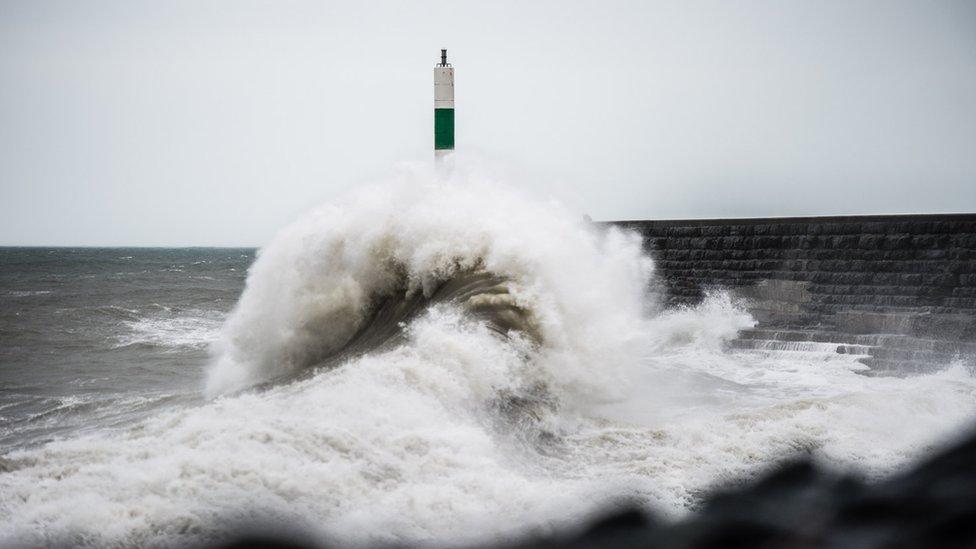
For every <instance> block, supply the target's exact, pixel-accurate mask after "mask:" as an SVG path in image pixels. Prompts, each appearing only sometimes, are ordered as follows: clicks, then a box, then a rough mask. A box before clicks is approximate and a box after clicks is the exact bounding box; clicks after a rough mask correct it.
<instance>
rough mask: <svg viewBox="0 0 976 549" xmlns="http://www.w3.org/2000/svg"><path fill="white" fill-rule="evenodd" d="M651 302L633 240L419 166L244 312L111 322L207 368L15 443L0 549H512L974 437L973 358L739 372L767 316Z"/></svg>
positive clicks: (262, 273)
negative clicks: (435, 548) (124, 410)
mask: <svg viewBox="0 0 976 549" xmlns="http://www.w3.org/2000/svg"><path fill="white" fill-rule="evenodd" d="M132 276H139V275H138V273H134V274H133V275H132ZM656 284H658V282H657V281H656V280H655V271H654V264H653V261H652V260H651V258H650V257H649V256H648V255H647V254H646V253H645V251H644V250H643V248H642V243H641V238H640V236H639V235H637V234H634V233H631V232H628V231H624V230H620V229H618V228H614V227H612V226H608V225H600V224H594V223H592V222H590V221H589V220H588V219H586V218H585V217H584V215H583V212H581V211H576V210H574V209H573V208H570V207H568V206H566V205H565V204H564V203H562V202H560V201H557V200H554V199H550V198H546V197H542V198H540V197H537V196H533V195H531V194H530V193H527V192H524V191H522V190H520V189H519V187H518V185H514V184H512V183H511V182H508V181H505V180H500V179H499V178H498V177H496V176H494V175H490V174H488V173H486V170H483V169H481V168H479V167H477V166H468V165H465V164H464V163H463V162H459V163H458V164H457V165H456V166H455V167H454V170H453V171H452V172H451V173H450V174H448V175H445V174H443V173H438V172H437V171H435V170H434V169H433V168H432V167H431V166H426V165H409V166H404V167H402V168H401V169H400V171H399V172H398V173H397V174H396V175H394V176H392V177H390V178H389V179H387V180H385V181H382V182H378V183H375V184H371V185H365V186H363V187H361V188H358V189H356V190H354V191H352V192H350V193H349V194H347V195H345V196H343V197H340V198H338V199H336V200H334V201H332V202H330V203H328V204H325V205H323V206H321V207H319V208H317V209H315V210H313V211H311V212H309V213H307V214H306V215H304V216H302V217H301V218H300V219H298V220H296V221H295V222H294V223H292V224H291V225H289V226H287V227H285V228H284V229H282V230H281V231H280V232H279V233H278V234H277V235H276V236H275V237H274V239H273V240H272V241H271V242H270V243H269V244H268V245H267V246H265V247H264V248H263V249H261V250H260V252H259V253H258V256H257V258H256V260H255V261H254V262H253V264H251V265H250V268H249V269H248V271H247V279H246V283H245V286H244V289H243V293H242V294H241V295H240V297H239V299H238V300H237V301H236V304H234V305H233V308H232V309H231V310H230V311H229V312H226V313H224V312H219V311H213V310H208V309H206V307H205V302H206V299H205V298H200V299H195V300H194V301H193V307H196V308H193V309H187V311H188V312H187V311H184V312H185V313H186V314H183V315H182V316H179V315H172V314H170V313H168V312H166V315H168V316H166V315H163V316H160V315H162V313H160V312H154V313H153V314H154V315H155V316H152V317H148V318H151V319H154V320H151V322H150V321H147V320H146V319H145V318H143V317H138V316H136V317H133V318H128V317H125V318H123V319H121V320H120V321H119V324H118V325H119V326H127V327H128V329H129V331H128V332H127V333H128V334H129V335H127V336H124V337H122V336H119V337H116V338H115V343H114V344H115V345H116V346H121V347H125V348H128V347H130V346H131V345H134V344H138V345H159V344H160V341H165V342H169V343H168V344H170V345H172V346H173V348H175V349H184V350H185V349H194V350H195V351H194V352H199V351H200V345H201V342H205V347H206V352H207V353H208V356H209V359H208V361H207V362H208V365H207V368H206V370H205V372H203V373H202V375H201V376H199V378H193V379H191V381H192V386H193V389H192V390H182V389H181V391H182V392H179V395H178V396H177V397H173V399H172V402H169V403H168V404H167V405H165V406H158V407H155V408H153V409H152V410H151V412H147V413H146V414H144V415H142V416H140V417H139V418H138V419H136V420H132V421H128V422H123V423H121V424H120V423H118V422H116V423H114V424H112V425H110V426H105V427H99V428H97V429H78V430H75V431H71V432H68V433H63V434H59V435H58V436H55V437H51V439H50V440H44V441H43V442H39V443H30V444H28V443H23V444H19V443H9V444H7V445H6V446H4V447H3V448H2V449H0V452H2V456H0V545H4V546H10V545H60V544H72V545H90V546H106V545H115V546H133V545H140V546H141V545H145V546H158V547H176V546H183V545H186V544H193V543H200V542H211V541H216V540H221V539H227V538H228V537H233V536H236V535H240V534H241V533H244V532H248V531H253V530H255V529H257V530H260V531H262V532H265V533H267V532H269V531H270V532H287V533H292V532H296V531H298V532H303V533H305V534H307V535H309V536H312V537H315V538H318V539H322V540H330V541H334V542H339V543H348V544H374V543H390V542H395V543H424V544H436V545H451V544H457V543H474V542H479V543H480V542H485V541H499V540H508V539H514V538H518V537H520V536H523V535H526V534H528V533H544V532H549V531H552V530H553V529H555V528H565V527H571V526H573V525H578V524H579V523H580V522H581V521H583V520H585V519H587V518H588V517H590V516H592V515H593V514H594V513H598V512H601V510H605V509H606V507H607V506H612V505H615V504H617V503H619V502H627V503H635V502H636V503H638V504H640V505H643V506H645V507H646V508H647V509H649V510H653V511H655V512H658V513H661V514H663V515H665V516H668V517H678V516H681V515H682V514H684V513H687V512H689V511H692V510H694V508H695V506H696V505H697V504H698V502H700V501H701V498H702V497H703V496H704V495H706V494H708V493H709V492H710V491H712V490H715V489H717V488H721V487H726V486H730V485H734V484H736V483H740V482H744V481H747V480H748V479H750V478H754V477H755V476H757V475H759V474H761V473H762V472H764V471H766V470H768V468H769V467H772V466H774V465H775V464H776V463H779V462H781V461H782V460H784V459H787V458H789V457H790V456H796V455H801V454H802V455H812V456H814V457H815V458H816V459H818V460H820V461H821V462H823V463H826V464H828V465H830V466H832V467H836V468H840V469H845V470H850V471H852V472H855V473H857V474H860V475H863V476H865V477H867V478H872V479H876V478H881V477H884V476H886V475H889V474H891V473H892V472H894V471H897V470H899V469H900V468H902V467H905V466H906V465H907V464H910V463H912V462H913V461H914V460H916V459H918V458H920V457H922V456H924V455H925V454H926V453H927V452H929V451H931V450H932V449H934V448H938V447H940V446H941V445H942V444H944V443H946V442H947V441H948V440H951V439H952V438H953V437H954V436H956V435H957V434H958V433H959V432H960V430H961V429H962V428H965V427H967V426H968V425H969V423H970V422H971V421H972V420H973V418H974V412H976V379H974V376H973V373H972V365H971V363H968V362H967V361H966V360H964V359H961V360H960V361H958V362H957V363H955V364H953V365H952V366H950V367H948V368H946V369H944V370H942V371H939V372H936V373H932V374H927V375H917V376H909V377H876V376H866V375H864V372H863V370H864V366H862V365H861V364H860V363H858V362H857V361H856V359H855V357H851V356H849V355H843V354H818V355H810V354H802V353H795V354H790V353H780V354H775V353H758V352H746V351H734V350H731V349H729V348H728V346H727V345H726V343H727V342H728V341H730V340H731V339H733V338H735V336H736V334H737V333H738V331H739V330H742V329H746V328H749V327H751V326H753V325H754V323H755V322H754V320H753V319H752V318H751V317H750V316H749V314H748V313H747V312H746V310H745V307H744V306H743V305H742V304H741V303H739V302H737V300H736V299H735V298H734V297H733V296H731V295H729V294H727V293H723V292H716V293H713V294H712V295H710V296H709V297H708V298H707V299H706V300H705V301H704V302H703V303H702V304H701V305H699V306H697V307H692V308H682V309H664V308H662V307H661V305H660V304H659V303H657V302H655V299H654V297H653V296H654V295H655V293H654V292H653V291H651V290H652V289H653V288H654V287H655V285H656ZM202 295H206V294H202ZM35 297H36V298H38V299H40V298H43V297H44V296H35ZM35 297H31V296H27V295H20V294H17V295H14V294H10V296H9V299H11V300H13V299H20V300H23V299H34V298H35ZM218 326H219V328H218ZM147 334H148V335H147ZM133 338H137V340H136V341H135V343H133ZM174 352H179V351H174ZM187 352H189V351H187ZM167 371H168V372H169V370H167ZM171 374H172V375H173V376H180V375H182V374H181V372H180V370H178V369H176V367H174V369H173V370H172V372H171ZM118 375H119V378H122V377H123V376H126V375H133V374H131V373H128V371H127V373H125V374H118ZM173 394H176V393H175V392H174V393H173ZM2 413H3V409H0V414H2Z"/></svg>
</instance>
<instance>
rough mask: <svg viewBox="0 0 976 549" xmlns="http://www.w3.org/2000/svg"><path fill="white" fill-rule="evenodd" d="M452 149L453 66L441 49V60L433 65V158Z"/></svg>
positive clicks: (444, 154)
mask: <svg viewBox="0 0 976 549" xmlns="http://www.w3.org/2000/svg"><path fill="white" fill-rule="evenodd" d="M452 151H454V67H452V66H451V64H450V63H448V62H447V50H446V49H444V50H441V62H440V63H438V64H437V66H435V67H434V158H435V159H437V160H441V159H443V158H444V157H445V156H447V155H448V154H450V153H451V152H452Z"/></svg>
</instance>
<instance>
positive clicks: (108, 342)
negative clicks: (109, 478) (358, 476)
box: [0, 248, 254, 453]
mask: <svg viewBox="0 0 976 549" xmlns="http://www.w3.org/2000/svg"><path fill="white" fill-rule="evenodd" d="M253 259H254V250H253V249H226V248H221V249H217V248H183V249H164V248H0V453H4V451H6V450H10V449H12V448H17V447H23V446H28V445H36V444H38V443H42V442H45V441H48V440H50V439H52V438H53V437H63V436H66V435H69V434H70V433H72V432H75V431H84V430H96V429H101V428H106V427H112V426H118V425H124V424H128V423H130V422H132V421H133V420H134V419H137V418H141V417H143V416H145V415H146V414H147V413H148V412H150V411H151V410H154V409H158V408H159V407H161V406H166V405H169V404H174V403H187V402H191V401H195V400H201V397H200V394H201V391H200V388H201V384H202V379H203V375H204V367H205V365H206V362H207V358H208V345H209V344H210V343H211V342H212V341H213V340H214V339H215V338H216V335H217V333H218V330H219V328H220V325H221V322H222V321H223V319H224V318H225V316H226V315H227V313H228V312H229V311H230V309H231V307H232V306H233V305H234V303H235V301H236V300H237V298H238V296H239V294H240V292H241V290H242V288H243V285H244V278H245V276H246V274H247V267H248V265H250V263H251V262H252V261H253Z"/></svg>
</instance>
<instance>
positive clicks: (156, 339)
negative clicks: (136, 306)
mask: <svg viewBox="0 0 976 549" xmlns="http://www.w3.org/2000/svg"><path fill="white" fill-rule="evenodd" d="M223 320H224V315H223V314H222V313H219V312H217V311H203V310H191V311H186V312H182V313H180V314H173V313H170V312H169V311H165V310H164V311H163V312H161V313H153V314H149V315H146V316H141V317H140V318H138V319H137V320H131V321H126V322H124V324H125V326H126V328H128V331H126V332H123V333H120V334H119V335H118V336H117V340H118V343H117V345H116V346H117V347H124V346H128V345H152V346H158V347H164V348H169V349H179V348H197V349H204V348H207V347H208V346H210V345H211V344H212V343H214V342H215V341H216V340H217V338H218V337H219V334H220V327H221V325H222V323H223Z"/></svg>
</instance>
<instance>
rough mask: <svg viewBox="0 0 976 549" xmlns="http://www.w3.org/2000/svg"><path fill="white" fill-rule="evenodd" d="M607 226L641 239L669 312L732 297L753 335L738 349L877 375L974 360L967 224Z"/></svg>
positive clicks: (923, 219)
mask: <svg viewBox="0 0 976 549" xmlns="http://www.w3.org/2000/svg"><path fill="white" fill-rule="evenodd" d="M613 225H617V226H620V227H626V228H629V229H632V230H635V231H637V232H639V233H640V234H641V235H643V237H644V245H645V248H646V249H647V250H648V251H649V253H650V254H651V255H652V256H653V257H654V258H655V260H656V266H657V269H658V274H659V283H658V284H655V290H656V291H658V292H659V293H660V294H661V298H662V299H663V300H664V302H665V303H667V304H668V305H670V306H679V305H692V304H694V303H697V302H698V301H700V300H701V299H702V297H703V295H704V294H705V292H707V291H709V290H711V289H716V288H720V289H727V290H731V291H732V292H733V293H734V294H735V295H737V296H738V297H740V298H742V299H743V300H744V302H745V303H747V304H748V307H749V309H750V312H751V313H752V314H753V316H754V317H755V318H756V319H757V320H758V321H759V325H758V326H757V328H756V330H752V331H749V332H746V333H743V334H741V336H740V339H739V341H738V342H736V343H735V344H736V345H738V346H740V347H743V348H776V347H777V346H779V347H783V348H784V349H789V348H792V349H810V348H812V347H811V346H809V345H807V346H806V347H805V346H804V345H803V343H820V344H829V345H833V344H836V345H837V348H838V350H837V352H852V353H857V354H861V355H863V359H862V362H864V363H865V364H866V365H868V366H870V367H871V368H872V369H873V370H875V371H919V370H927V369H930V368H932V367H933V366H940V365H943V364H945V363H947V362H950V361H952V360H954V359H959V358H962V359H966V358H968V357H971V356H976V214H946V215H885V216H850V217H803V218H771V219H719V220H677V221H622V222H614V223H613ZM777 341H779V342H783V343H782V344H777V343H775V342H777ZM818 348H824V346H823V345H821V346H820V347H818Z"/></svg>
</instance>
